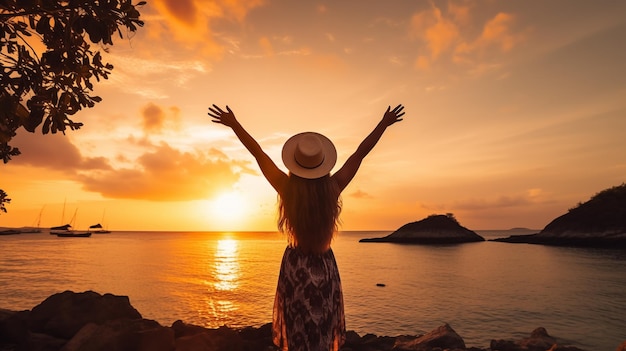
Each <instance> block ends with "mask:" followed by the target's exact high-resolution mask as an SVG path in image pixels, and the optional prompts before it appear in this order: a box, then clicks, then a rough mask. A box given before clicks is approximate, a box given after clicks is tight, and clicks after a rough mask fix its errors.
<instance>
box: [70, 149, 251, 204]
mask: <svg viewBox="0 0 626 351" xmlns="http://www.w3.org/2000/svg"><path fill="white" fill-rule="evenodd" d="M213 155H219V156H222V155H223V154H221V153H219V152H217V153H213ZM134 164H135V167H133V168H124V169H109V170H106V171H101V172H90V173H84V174H81V175H79V176H78V177H77V179H78V180H80V182H81V183H82V184H83V186H84V188H85V190H88V191H93V192H97V193H100V194H102V196H104V197H108V198H124V199H142V200H152V201H185V200H197V199H206V198H208V197H211V196H213V195H215V194H216V193H218V192H219V191H220V190H223V189H224V188H229V187H232V186H233V185H234V184H235V183H236V182H237V181H238V180H239V177H240V174H241V173H242V172H241V171H236V169H237V168H239V169H242V170H245V171H246V172H252V171H251V170H250V169H249V167H248V166H247V162H241V161H235V160H229V159H226V158H223V157H219V158H217V159H213V158H209V157H207V155H205V154H204V153H201V152H182V151H180V150H176V149H174V148H172V147H171V146H170V145H168V144H167V143H165V142H161V143H160V144H159V145H156V146H154V149H153V150H152V151H149V152H146V153H144V154H142V155H141V156H139V157H138V158H137V159H136V160H135V163H134Z"/></svg>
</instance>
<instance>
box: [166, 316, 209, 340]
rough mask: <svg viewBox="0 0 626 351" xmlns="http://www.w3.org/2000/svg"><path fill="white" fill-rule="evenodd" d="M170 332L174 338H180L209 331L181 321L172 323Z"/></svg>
mask: <svg viewBox="0 0 626 351" xmlns="http://www.w3.org/2000/svg"><path fill="white" fill-rule="evenodd" d="M172 330H173V331H174V335H175V337H176V338H180V337H183V336H191V335H196V334H200V333H204V332H206V331H208V330H209V329H207V328H205V327H201V326H198V325H194V324H187V323H185V322H183V321H181V320H177V321H176V322H174V323H172Z"/></svg>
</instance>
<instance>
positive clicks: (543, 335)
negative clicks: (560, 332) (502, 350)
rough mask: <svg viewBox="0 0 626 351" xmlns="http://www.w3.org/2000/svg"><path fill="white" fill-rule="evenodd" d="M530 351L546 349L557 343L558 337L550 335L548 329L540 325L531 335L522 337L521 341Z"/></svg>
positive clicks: (544, 350) (543, 350)
mask: <svg viewBox="0 0 626 351" xmlns="http://www.w3.org/2000/svg"><path fill="white" fill-rule="evenodd" d="M519 344H520V345H521V346H522V347H525V348H527V349H528V350H529V351H546V350H548V349H550V348H551V347H552V346H553V345H556V339H555V338H553V337H551V336H550V335H548V331H547V330H546V329H545V328H543V327H539V328H537V329H535V330H533V331H532V333H530V337H529V338H526V339H522V341H520V343H519Z"/></svg>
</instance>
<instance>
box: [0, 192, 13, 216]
mask: <svg viewBox="0 0 626 351" xmlns="http://www.w3.org/2000/svg"><path fill="white" fill-rule="evenodd" d="M9 202H11V199H9V198H8V197H7V193H5V192H4V190H2V189H0V212H5V213H6V212H7V208H6V207H5V204H8V203H9Z"/></svg>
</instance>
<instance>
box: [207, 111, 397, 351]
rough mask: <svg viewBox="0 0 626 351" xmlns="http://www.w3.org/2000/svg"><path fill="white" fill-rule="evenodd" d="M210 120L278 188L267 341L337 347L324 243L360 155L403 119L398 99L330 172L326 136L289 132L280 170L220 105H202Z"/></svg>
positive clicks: (335, 275) (337, 294) (336, 282)
mask: <svg viewBox="0 0 626 351" xmlns="http://www.w3.org/2000/svg"><path fill="white" fill-rule="evenodd" d="M209 110H210V112H209V113H208V114H209V115H210V116H211V117H212V118H213V120H212V121H213V122H215V123H221V124H223V125H225V126H228V127H230V128H232V130H233V131H234V132H235V134H236V135H237V137H238V138H239V140H240V141H241V142H242V143H243V145H244V146H245V147H246V148H247V149H248V151H250V153H251V154H252V156H254V158H255V159H256V161H257V163H258V164H259V167H260V168H261V172H262V173H263V175H264V176H265V178H266V179H267V180H268V181H269V183H270V184H271V185H272V187H274V189H275V190H276V191H277V192H278V210H279V219H278V227H279V229H280V231H281V232H283V233H286V234H287V237H288V243H289V244H288V246H287V248H286V249H285V253H284V255H283V260H282V264H281V267H280V274H279V277H278V286H277V289H276V297H275V300H274V316H273V323H272V330H273V341H274V344H276V346H278V347H279V348H280V350H282V351H287V350H289V351H299V350H301V351H329V350H333V351H337V350H339V347H340V346H341V345H342V344H343V343H344V341H345V333H346V328H345V318H344V310H343V295H342V292H341V280H340V279H339V270H338V269H337V263H336V262H335V257H334V255H333V251H332V250H331V248H330V244H331V241H332V239H333V235H334V234H335V233H336V232H337V227H338V221H339V213H340V212H341V199H340V194H341V192H342V191H343V190H344V189H345V188H346V186H348V183H350V181H351V180H352V178H353V177H354V175H355V174H356V172H357V170H358V169H359V166H360V165H361V161H362V160H363V158H364V157H365V156H366V155H367V154H368V153H369V152H370V151H371V150H372V148H374V145H376V143H377V142H378V140H379V139H380V137H381V136H382V135H383V133H384V131H385V130H386V129H387V127H389V126H390V125H392V124H394V123H396V122H399V121H401V120H402V118H401V117H402V116H403V115H404V112H403V110H404V106H402V105H398V106H396V107H395V108H394V109H393V110H392V109H391V106H389V107H388V108H387V111H385V113H384V115H383V118H382V120H381V121H380V122H379V123H378V125H377V126H376V128H374V130H373V131H372V132H371V133H370V134H369V135H368V136H367V137H366V138H365V139H364V140H363V141H362V142H361V144H360V145H359V147H358V148H357V150H356V151H355V152H354V154H352V155H351V156H350V157H349V158H348V159H347V160H346V162H345V163H344V165H343V166H342V167H341V168H340V169H339V170H338V171H337V172H336V173H334V174H333V175H330V171H331V169H332V168H333V166H334V165H335V162H336V161H337V151H336V150H335V147H334V145H333V143H332V142H331V141H330V140H329V139H328V138H326V137H325V136H323V135H321V134H318V133H313V132H305V133H300V134H296V135H294V136H293V137H291V138H289V140H287V142H286V143H285V145H284V146H283V150H282V159H283V162H284V164H285V166H286V167H287V169H288V170H289V174H288V175H287V174H285V173H284V172H283V171H281V170H280V169H279V168H278V167H277V166H276V164H275V163H274V162H273V161H272V160H271V159H270V157H269V156H268V155H267V154H266V153H265V152H264V151H263V150H262V149H261V147H260V146H259V144H258V143H257V142H256V140H254V138H252V136H250V134H248V132H246V130H245V129H244V128H243V127H242V126H241V124H239V122H238V121H237V119H236V118H235V114H234V113H233V111H231V109H230V108H229V107H228V106H226V111H224V110H222V109H221V108H219V107H218V106H216V105H213V106H212V107H209Z"/></svg>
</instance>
